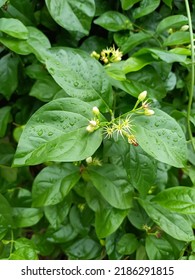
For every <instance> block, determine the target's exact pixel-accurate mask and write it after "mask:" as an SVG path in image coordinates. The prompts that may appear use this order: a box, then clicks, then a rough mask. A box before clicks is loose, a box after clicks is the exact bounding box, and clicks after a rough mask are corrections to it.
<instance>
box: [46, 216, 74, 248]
mask: <svg viewBox="0 0 195 280" xmlns="http://www.w3.org/2000/svg"><path fill="white" fill-rule="evenodd" d="M46 235H47V240H48V241H49V242H52V243H65V242H69V241H72V240H74V239H75V237H77V235H78V234H77V232H76V231H75V230H74V228H73V226H72V225H71V224H70V223H68V221H67V220H66V225H60V226H59V227H58V228H57V229H55V228H49V229H48V231H47V233H46Z"/></svg>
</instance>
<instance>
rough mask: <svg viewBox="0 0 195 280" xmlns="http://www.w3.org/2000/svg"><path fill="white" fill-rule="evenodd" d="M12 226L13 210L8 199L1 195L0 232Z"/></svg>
mask: <svg viewBox="0 0 195 280" xmlns="http://www.w3.org/2000/svg"><path fill="white" fill-rule="evenodd" d="M12 224H13V220H12V208H11V206H10V205H9V203H8V201H7V199H6V198H5V197H4V196H3V195H2V194H0V230H1V229H2V228H7V227H10V226H11V225H12Z"/></svg>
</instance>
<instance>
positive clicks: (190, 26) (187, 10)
mask: <svg viewBox="0 0 195 280" xmlns="http://www.w3.org/2000/svg"><path fill="white" fill-rule="evenodd" d="M185 5H186V12H187V16H188V24H189V31H190V43H191V62H192V64H191V65H192V66H191V86H190V90H189V101H188V109H187V126H188V134H189V138H190V141H191V143H192V147H193V149H194V151H195V143H194V139H193V135H192V130H191V124H190V115H191V108H192V101H193V95H194V73H195V70H194V64H195V58H194V38H193V37H194V36H193V28H192V19H191V13H190V6H189V2H188V0H185Z"/></svg>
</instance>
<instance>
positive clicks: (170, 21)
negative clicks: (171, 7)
mask: <svg viewBox="0 0 195 280" xmlns="http://www.w3.org/2000/svg"><path fill="white" fill-rule="evenodd" d="M187 23H188V18H187V17H185V16H183V15H173V16H169V17H166V18H164V19H163V20H161V21H160V23H159V24H158V26H157V28H156V32H157V33H162V32H163V31H165V30H168V29H169V28H179V27H181V26H182V25H184V24H187Z"/></svg>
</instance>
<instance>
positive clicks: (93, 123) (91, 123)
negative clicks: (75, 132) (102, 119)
mask: <svg viewBox="0 0 195 280" xmlns="http://www.w3.org/2000/svg"><path fill="white" fill-rule="evenodd" d="M89 123H90V125H91V126H94V127H96V126H97V122H96V121H93V120H92V121H89Z"/></svg>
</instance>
